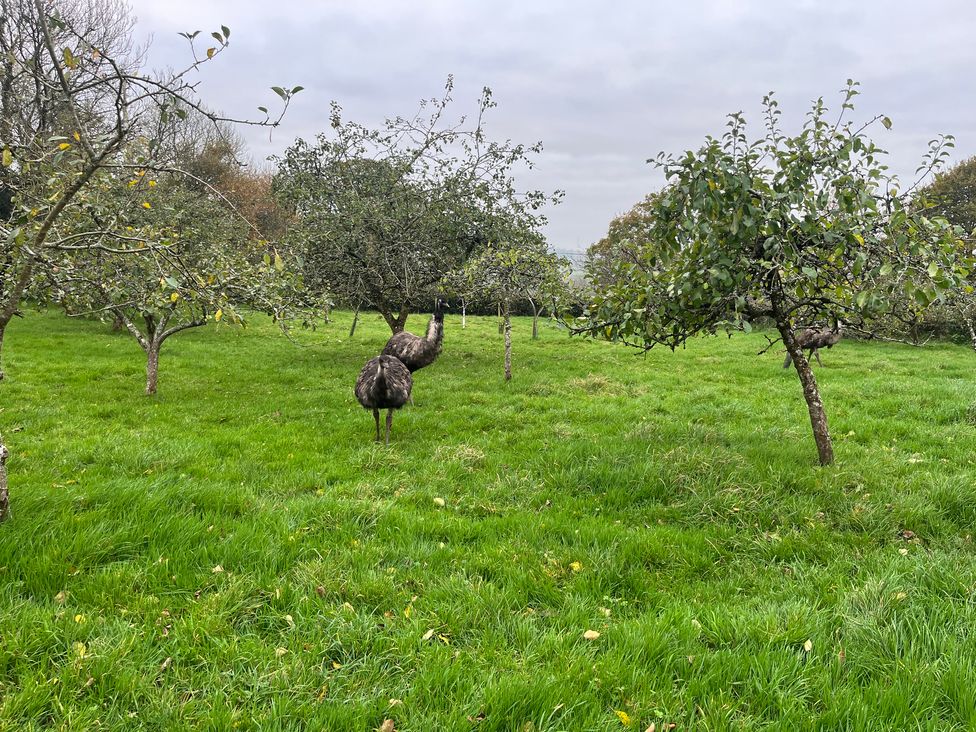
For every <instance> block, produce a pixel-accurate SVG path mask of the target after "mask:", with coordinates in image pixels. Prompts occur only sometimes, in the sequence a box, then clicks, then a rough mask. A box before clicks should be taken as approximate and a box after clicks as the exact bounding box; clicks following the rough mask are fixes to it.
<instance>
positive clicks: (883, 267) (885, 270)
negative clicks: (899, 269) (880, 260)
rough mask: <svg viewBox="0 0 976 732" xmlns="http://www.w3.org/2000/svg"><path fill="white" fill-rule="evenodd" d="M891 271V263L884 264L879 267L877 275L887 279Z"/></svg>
mask: <svg viewBox="0 0 976 732" xmlns="http://www.w3.org/2000/svg"><path fill="white" fill-rule="evenodd" d="M893 269H894V267H892V266H891V262H885V263H884V264H882V265H881V269H880V270H879V271H878V274H880V275H881V276H882V277H887V276H888V275H890V274H891V272H892V270H893Z"/></svg>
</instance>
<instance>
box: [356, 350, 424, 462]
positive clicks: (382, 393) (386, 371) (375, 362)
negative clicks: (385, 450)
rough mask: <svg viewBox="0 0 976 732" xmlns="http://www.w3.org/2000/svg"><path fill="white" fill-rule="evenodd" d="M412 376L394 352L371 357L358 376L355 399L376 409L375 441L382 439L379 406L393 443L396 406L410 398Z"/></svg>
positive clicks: (366, 406)
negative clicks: (385, 411)
mask: <svg viewBox="0 0 976 732" xmlns="http://www.w3.org/2000/svg"><path fill="white" fill-rule="evenodd" d="M412 388H413V377H412V376H411V375H410V371H409V370H408V369H407V367H406V366H404V365H403V364H402V363H401V362H400V360H399V359H397V358H394V357H393V356H377V357H376V358H371V359H370V360H369V361H367V362H366V365H365V366H363V370H362V371H360V372H359V378H358V379H356V399H358V400H359V403H360V404H362V405H363V408H364V409H372V410H373V419H375V420H376V441H377V442H379V441H380V410H381V409H386V410H388V411H387V413H386V444H387V445H389V444H390V429H391V428H392V426H393V410H394V409H399V408H400V407H402V406H403V405H404V404H406V403H407V400H408V399H409V398H410V390H411V389H412Z"/></svg>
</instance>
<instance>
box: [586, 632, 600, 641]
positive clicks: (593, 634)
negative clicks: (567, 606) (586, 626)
mask: <svg viewBox="0 0 976 732" xmlns="http://www.w3.org/2000/svg"><path fill="white" fill-rule="evenodd" d="M583 637H584V638H586V640H596V639H597V638H599V637H600V631H598V630H588V631H586V632H585V633H583Z"/></svg>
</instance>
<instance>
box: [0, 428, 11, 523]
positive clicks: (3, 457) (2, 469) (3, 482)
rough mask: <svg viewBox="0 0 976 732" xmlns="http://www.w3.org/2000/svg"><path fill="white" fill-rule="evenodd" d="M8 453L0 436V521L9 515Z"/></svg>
mask: <svg viewBox="0 0 976 732" xmlns="http://www.w3.org/2000/svg"><path fill="white" fill-rule="evenodd" d="M9 455H10V453H9V452H8V451H7V448H6V447H5V446H4V444H3V437H2V436H0V523H3V522H4V521H5V520H7V519H8V518H9V517H10V494H9V493H8V492H7V457H8V456H9Z"/></svg>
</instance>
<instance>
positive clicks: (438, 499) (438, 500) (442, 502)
mask: <svg viewBox="0 0 976 732" xmlns="http://www.w3.org/2000/svg"><path fill="white" fill-rule="evenodd" d="M434 505H435V506H437V507H438V508H444V506H446V505H447V501H445V500H444V499H443V498H441V497H440V496H437V497H436V498H435V499H434Z"/></svg>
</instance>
